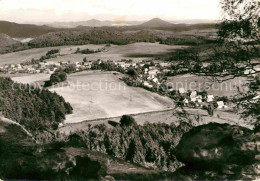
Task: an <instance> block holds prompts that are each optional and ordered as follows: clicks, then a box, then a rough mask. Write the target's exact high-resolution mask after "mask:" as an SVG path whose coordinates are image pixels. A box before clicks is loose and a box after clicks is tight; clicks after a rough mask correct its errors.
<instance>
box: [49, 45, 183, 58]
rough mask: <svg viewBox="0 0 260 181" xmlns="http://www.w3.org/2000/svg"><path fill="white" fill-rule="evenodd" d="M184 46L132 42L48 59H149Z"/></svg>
mask: <svg viewBox="0 0 260 181" xmlns="http://www.w3.org/2000/svg"><path fill="white" fill-rule="evenodd" d="M184 47H185V46H175V45H174V46H170V45H161V44H159V43H133V44H129V45H121V46H118V45H111V47H106V50H107V51H106V52H99V53H95V54H88V55H83V54H71V55H67V56H63V57H57V58H53V59H50V61H54V62H59V61H68V60H71V62H76V61H82V60H83V58H84V57H86V58H87V59H88V60H98V59H101V60H113V61H120V60H121V59H129V58H131V59H133V60H136V61H140V60H144V59H150V58H149V57H153V56H156V55H162V54H167V53H170V52H172V51H174V50H176V49H181V48H184Z"/></svg>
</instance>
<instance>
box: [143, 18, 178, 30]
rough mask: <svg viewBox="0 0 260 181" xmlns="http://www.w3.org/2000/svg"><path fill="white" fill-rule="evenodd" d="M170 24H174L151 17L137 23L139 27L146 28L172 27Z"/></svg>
mask: <svg viewBox="0 0 260 181" xmlns="http://www.w3.org/2000/svg"><path fill="white" fill-rule="evenodd" d="M172 26H174V24H171V23H169V22H167V21H164V20H161V19H159V18H154V19H151V20H150V21H147V22H145V23H143V24H140V25H139V27H146V28H164V27H172Z"/></svg>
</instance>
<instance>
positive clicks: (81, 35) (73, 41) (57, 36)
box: [28, 29, 157, 48]
mask: <svg viewBox="0 0 260 181" xmlns="http://www.w3.org/2000/svg"><path fill="white" fill-rule="evenodd" d="M156 40H157V37H156V36H154V35H153V34H151V33H149V32H148V31H138V32H134V33H124V32H121V31H116V30H106V29H103V30H102V29H93V30H84V31H63V32H53V33H48V34H45V35H42V36H39V37H37V38H35V39H34V40H32V41H30V42H29V43H28V46H29V47H30V48H35V47H37V48H39V47H48V46H61V45H80V44H115V45H126V44H129V43H135V42H156Z"/></svg>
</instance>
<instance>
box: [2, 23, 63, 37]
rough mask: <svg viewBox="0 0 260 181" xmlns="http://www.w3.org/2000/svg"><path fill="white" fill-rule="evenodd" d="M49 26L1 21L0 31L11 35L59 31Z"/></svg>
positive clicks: (23, 35) (34, 34)
mask: <svg viewBox="0 0 260 181" xmlns="http://www.w3.org/2000/svg"><path fill="white" fill-rule="evenodd" d="M59 30H60V29H55V28H52V27H49V26H37V25H32V24H17V23H12V22H8V21H0V33H3V34H6V35H9V36H11V37H23V38H27V37H35V36H39V35H43V34H46V33H49V32H54V31H59Z"/></svg>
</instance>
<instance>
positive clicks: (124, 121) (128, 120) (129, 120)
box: [120, 115, 136, 126]
mask: <svg viewBox="0 0 260 181" xmlns="http://www.w3.org/2000/svg"><path fill="white" fill-rule="evenodd" d="M135 123H136V122H135V119H134V118H133V117H132V116H128V115H123V116H122V118H121V119H120V125H121V126H130V125H133V124H135Z"/></svg>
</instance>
